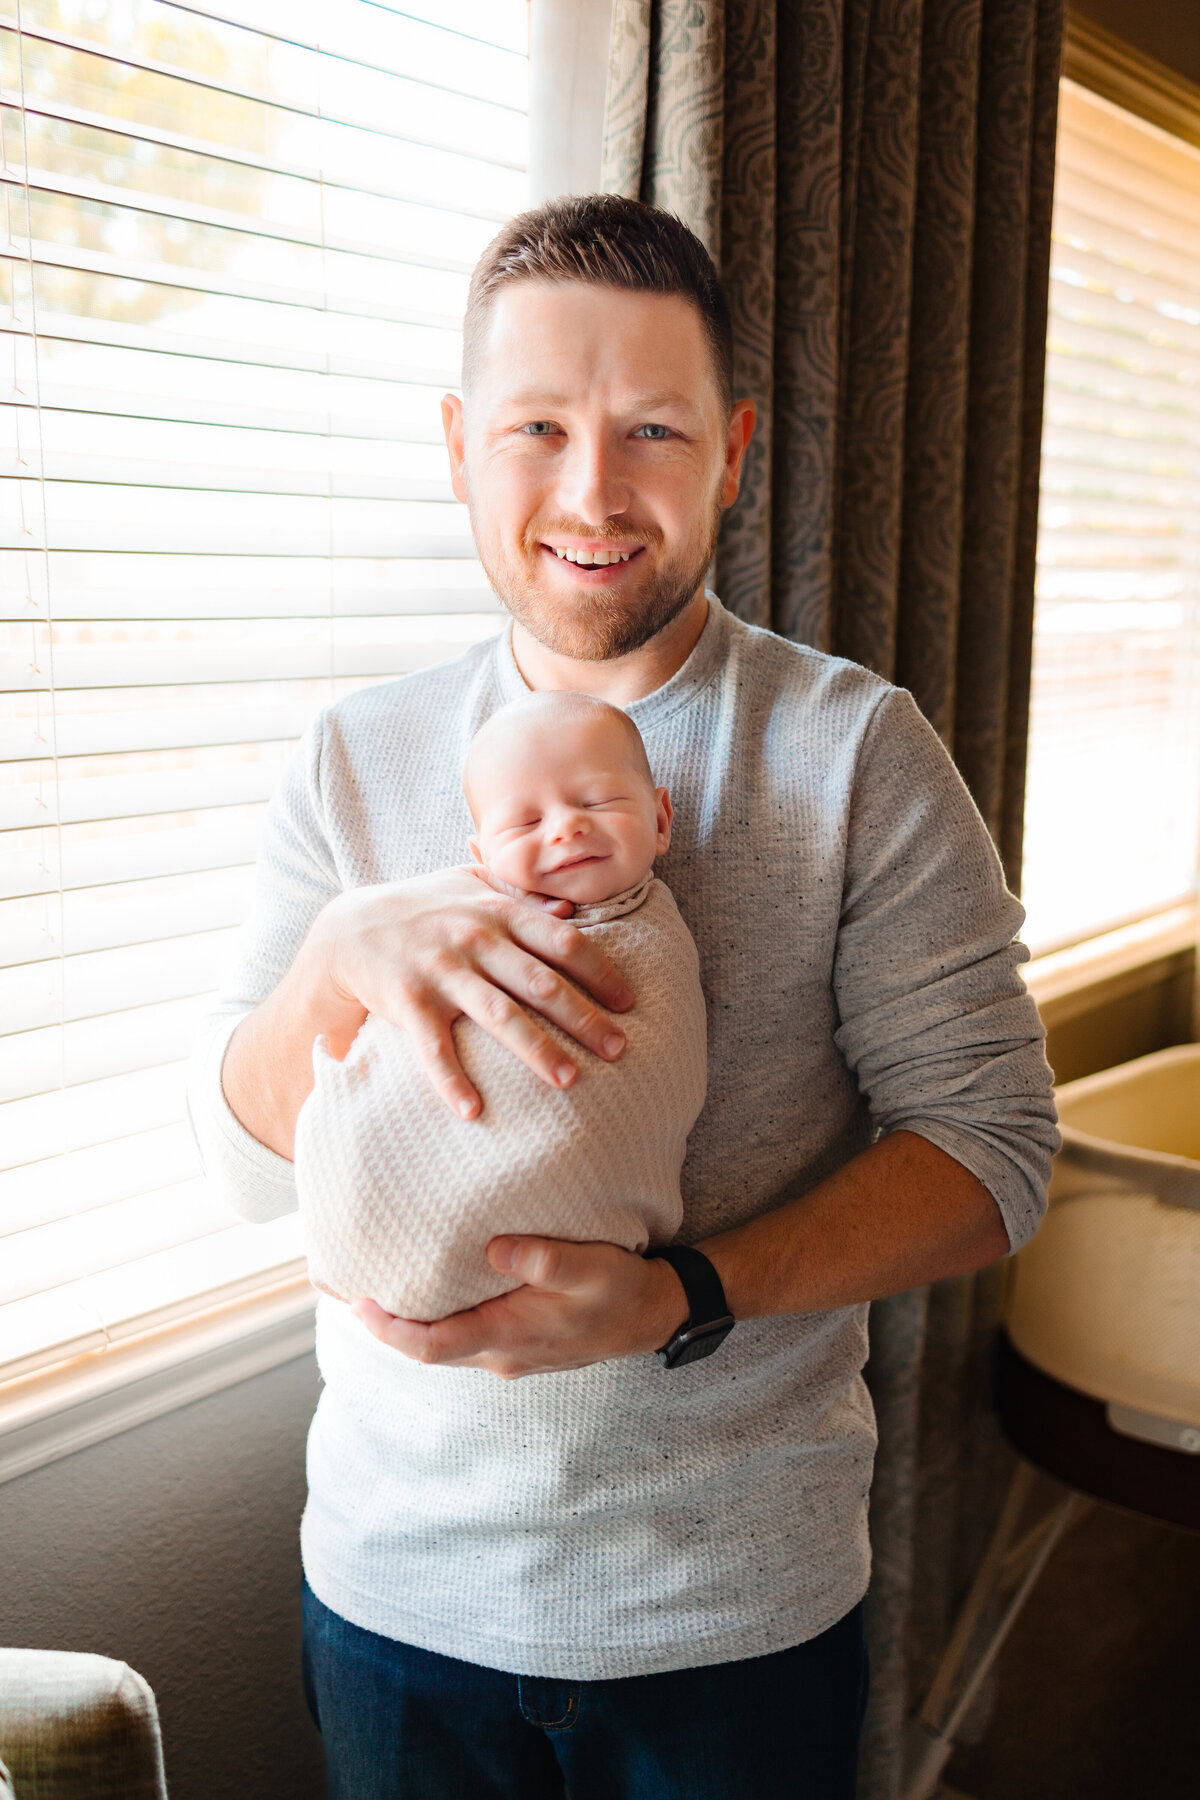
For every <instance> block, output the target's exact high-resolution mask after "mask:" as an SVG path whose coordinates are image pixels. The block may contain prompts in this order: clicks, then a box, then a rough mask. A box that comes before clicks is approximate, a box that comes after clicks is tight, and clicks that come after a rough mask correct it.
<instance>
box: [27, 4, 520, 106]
mask: <svg viewBox="0 0 1200 1800" xmlns="http://www.w3.org/2000/svg"><path fill="white" fill-rule="evenodd" d="M181 11H182V9H177V8H175V7H160V6H154V5H150V6H146V7H144V8H140V7H139V8H136V9H134V8H130V9H128V10H121V11H117V10H116V9H113V10H112V11H108V10H106V11H105V12H104V13H98V14H97V15H96V16H95V17H92V16H90V15H89V14H87V13H85V12H82V11H81V12H80V13H79V14H78V15H77V16H76V17H74V18H73V19H72V21H71V24H72V27H73V31H72V32H70V33H68V32H67V31H65V30H64V29H63V21H62V20H61V18H60V16H59V14H58V11H57V9H56V8H55V7H54V6H53V0H24V3H23V6H22V13H21V25H22V28H23V30H24V31H25V32H26V33H27V34H28V35H30V36H32V35H33V34H35V33H38V32H44V33H45V34H46V35H47V37H48V38H50V39H51V40H53V41H54V42H56V43H60V44H77V45H79V46H81V47H86V48H92V49H94V50H96V51H98V52H100V53H103V52H106V51H108V52H112V53H114V54H116V55H117V56H119V57H120V59H121V60H122V61H123V62H127V63H133V64H135V65H136V66H138V67H140V68H142V69H144V70H147V71H151V72H160V73H161V74H163V75H165V76H169V77H173V78H176V79H179V78H182V79H184V80H198V81H201V82H210V83H211V82H213V75H212V73H211V68H212V62H213V60H216V62H217V65H218V67H219V68H220V71H221V73H220V77H219V85H220V86H221V88H222V89H224V90H226V91H233V92H238V91H241V92H243V93H245V94H247V95H253V96H255V97H258V98H262V99H264V100H274V99H278V100H279V101H281V102H283V103H285V104H287V105H289V106H303V107H309V108H315V107H316V106H318V105H319V104H320V99H321V91H322V90H321V85H320V84H321V81H322V78H323V76H324V75H325V69H324V68H323V66H322V65H323V64H325V63H326V62H327V60H328V59H329V54H330V52H332V53H333V54H334V55H337V56H339V57H341V58H343V59H345V60H347V61H351V60H353V61H359V62H362V63H363V64H365V65H366V66H367V67H373V68H380V69H383V70H386V71H389V72H391V73H393V74H403V75H407V76H409V77H411V78H413V79H416V80H419V81H421V82H422V83H423V84H427V85H429V86H431V87H434V88H444V89H448V90H449V91H451V92H454V93H460V94H472V95H476V96H478V97H479V98H481V99H485V100H494V99H496V98H497V97H501V98H504V99H506V100H508V101H509V103H510V104H511V105H513V106H517V107H521V106H523V105H524V104H525V59H524V57H523V56H521V55H520V54H519V53H518V52H516V51H513V50H511V49H509V48H508V47H507V46H505V47H503V48H502V47H500V46H498V45H495V44H492V43H489V42H487V41H486V40H485V39H478V38H472V37H469V36H466V35H464V34H461V33H450V32H448V31H446V30H444V29H442V28H441V27H440V26H437V25H430V24H428V23H424V22H421V21H419V20H414V19H410V18H407V17H405V16H404V15H402V14H400V13H393V12H392V11H391V10H390V9H389V8H387V7H382V6H381V7H374V6H352V7H349V8H347V7H345V6H342V7H339V8H337V9H334V8H332V7H327V8H325V9H323V24H322V29H321V30H319V31H318V32H317V33H315V34H313V37H312V40H311V41H312V42H313V44H314V45H315V44H320V46H321V48H322V50H324V51H325V52H326V54H325V55H324V56H318V55H317V54H316V53H315V50H310V49H307V48H304V47H301V46H300V45H297V43H296V42H295V40H294V39H293V37H292V32H291V31H288V32H281V33H279V34H278V37H277V38H276V40H275V41H274V42H273V41H271V39H269V38H264V37H262V36H260V35H258V33H257V31H255V30H254V29H245V28H239V27H237V26H233V25H229V24H227V23H226V22H225V16H224V14H220V13H219V14H216V16H213V14H212V12H211V10H209V9H206V16H205V17H204V19H203V23H201V20H200V16H199V15H198V14H193V13H191V11H190V9H188V10H186V11H182V17H181V16H180V13H181ZM331 15H332V16H331ZM172 16H173V17H174V20H175V23H174V26H173V27H172V26H171V24H169V23H167V21H170V20H171V19H172ZM353 19H358V20H359V21H360V24H359V28H358V30H357V31H355V30H353V29H351V26H350V21H351V20H353ZM160 21H161V22H160ZM12 23H14V24H15V20H12ZM330 25H332V27H333V30H334V31H335V32H336V33H337V36H336V37H335V38H334V39H333V41H332V42H330V41H329V40H328V39H327V37H326V35H325V31H326V28H327V27H329V26H330ZM293 29H294V28H293ZM335 44H336V49H335V48H334V46H335ZM164 51H165V52H167V54H165V55H164V54H163V53H164ZM239 75H240V76H241V80H240V81H239ZM143 85H145V84H143ZM214 85H216V83H214Z"/></svg>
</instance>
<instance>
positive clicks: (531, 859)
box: [488, 843, 537, 888]
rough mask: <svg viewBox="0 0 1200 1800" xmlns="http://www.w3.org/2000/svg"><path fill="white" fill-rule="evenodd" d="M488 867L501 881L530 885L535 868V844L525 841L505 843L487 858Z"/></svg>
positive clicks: (513, 884)
mask: <svg viewBox="0 0 1200 1800" xmlns="http://www.w3.org/2000/svg"><path fill="white" fill-rule="evenodd" d="M488 867H489V868H490V869H491V871H492V873H493V874H494V875H498V876H499V877H500V879H501V881H507V882H509V883H510V884H511V885H512V886H513V887H523V888H527V887H531V886H532V885H533V883H532V877H533V873H534V871H535V869H536V868H537V850H536V846H533V845H530V844H527V843H522V844H506V845H505V846H504V847H503V848H500V849H497V850H496V851H495V853H494V854H493V855H492V856H491V857H490V858H489V861H488Z"/></svg>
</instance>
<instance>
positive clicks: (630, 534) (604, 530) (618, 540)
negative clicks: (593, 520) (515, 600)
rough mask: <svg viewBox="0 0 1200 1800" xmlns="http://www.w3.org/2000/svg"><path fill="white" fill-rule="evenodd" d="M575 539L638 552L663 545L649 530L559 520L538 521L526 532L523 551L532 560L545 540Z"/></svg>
mask: <svg viewBox="0 0 1200 1800" xmlns="http://www.w3.org/2000/svg"><path fill="white" fill-rule="evenodd" d="M556 537H577V538H589V539H590V540H591V541H592V542H593V543H595V544H621V545H626V544H631V543H632V544H636V545H637V547H638V548H639V549H641V550H644V549H646V548H647V547H648V546H650V545H655V544H660V543H661V542H662V533H661V531H653V530H648V529H647V528H645V527H639V526H637V525H632V526H630V525H626V526H624V527H622V526H619V525H614V524H613V523H612V521H611V520H610V521H609V523H608V524H607V525H587V524H585V523H583V521H582V520H579V519H568V518H565V517H560V518H557V519H539V520H538V521H537V523H536V524H533V525H530V526H529V527H528V529H527V530H526V532H525V537H524V548H525V551H526V554H527V555H530V556H532V555H533V554H534V552H535V551H536V550H537V548H538V545H539V544H543V543H545V542H546V540H547V538H556Z"/></svg>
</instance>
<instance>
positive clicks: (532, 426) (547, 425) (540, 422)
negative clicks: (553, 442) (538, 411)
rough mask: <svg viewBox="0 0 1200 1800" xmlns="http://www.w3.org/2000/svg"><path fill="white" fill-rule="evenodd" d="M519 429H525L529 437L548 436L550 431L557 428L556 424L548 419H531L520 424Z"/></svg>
mask: <svg viewBox="0 0 1200 1800" xmlns="http://www.w3.org/2000/svg"><path fill="white" fill-rule="evenodd" d="M521 429H522V431H527V432H528V433H529V435H530V437H549V436H550V433H551V432H552V431H555V430H557V426H556V425H555V424H554V423H553V421H552V420H550V419H531V420H530V422H529V424H528V425H522V427H521Z"/></svg>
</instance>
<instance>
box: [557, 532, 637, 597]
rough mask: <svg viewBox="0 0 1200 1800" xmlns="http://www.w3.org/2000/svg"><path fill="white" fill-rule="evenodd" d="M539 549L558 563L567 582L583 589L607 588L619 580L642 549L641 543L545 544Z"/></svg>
mask: <svg viewBox="0 0 1200 1800" xmlns="http://www.w3.org/2000/svg"><path fill="white" fill-rule="evenodd" d="M539 547H540V548H541V550H542V551H543V552H544V553H545V554H546V555H547V556H549V557H552V558H553V560H554V561H555V562H556V563H557V564H558V566H559V567H560V568H561V569H562V570H563V571H564V573H565V574H566V575H567V578H568V580H570V581H572V582H574V583H576V584H579V585H581V586H583V587H609V586H611V585H612V584H613V583H614V582H616V581H619V580H620V578H621V574H622V571H623V570H624V569H626V568H627V567H628V566H629V565H630V564H631V563H634V562H636V561H637V559H638V558H639V557H640V556H641V554H642V550H643V548H644V546H643V545H641V544H629V545H626V546H621V545H619V544H618V545H614V544H597V545H594V546H593V545H585V544H548V543H542V544H541V545H540V546H539Z"/></svg>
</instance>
